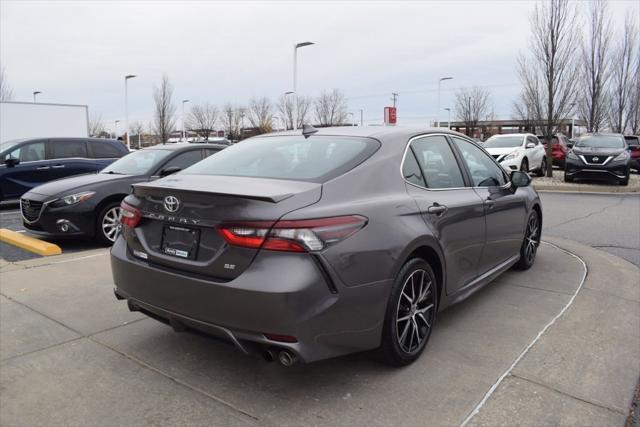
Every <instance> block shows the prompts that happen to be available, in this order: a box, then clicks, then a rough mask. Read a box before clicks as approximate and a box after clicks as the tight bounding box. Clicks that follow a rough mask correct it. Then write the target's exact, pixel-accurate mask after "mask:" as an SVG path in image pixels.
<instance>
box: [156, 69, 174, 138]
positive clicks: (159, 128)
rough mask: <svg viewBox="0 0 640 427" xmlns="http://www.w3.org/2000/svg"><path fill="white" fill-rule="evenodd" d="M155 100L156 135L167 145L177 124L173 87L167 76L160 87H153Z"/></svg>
mask: <svg viewBox="0 0 640 427" xmlns="http://www.w3.org/2000/svg"><path fill="white" fill-rule="evenodd" d="M153 100H154V101H155V104H156V109H155V115H154V127H155V133H156V135H158V138H160V141H161V142H162V143H163V144H165V143H166V142H167V140H168V139H169V136H170V134H171V132H173V130H174V128H175V124H176V119H175V113H176V107H175V105H173V86H172V85H171V83H170V82H169V77H168V76H167V75H166V74H163V75H162V80H161V82H160V87H157V86H154V87H153Z"/></svg>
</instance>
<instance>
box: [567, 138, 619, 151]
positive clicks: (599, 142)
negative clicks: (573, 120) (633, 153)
mask: <svg viewBox="0 0 640 427" xmlns="http://www.w3.org/2000/svg"><path fill="white" fill-rule="evenodd" d="M575 146H576V147H590V148H624V138H622V137H621V136H616V135H589V136H583V137H582V138H580V139H579V140H578V142H577V143H576V144H575Z"/></svg>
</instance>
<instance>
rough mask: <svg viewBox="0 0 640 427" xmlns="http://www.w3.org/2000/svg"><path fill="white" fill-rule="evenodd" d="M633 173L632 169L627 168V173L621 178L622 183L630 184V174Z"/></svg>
mask: <svg viewBox="0 0 640 427" xmlns="http://www.w3.org/2000/svg"><path fill="white" fill-rule="evenodd" d="M630 175H631V170H627V175H626V176H625V178H624V179H622V180H620V185H625V186H626V185H629V176H630Z"/></svg>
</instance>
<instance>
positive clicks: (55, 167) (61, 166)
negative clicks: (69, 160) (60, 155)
mask: <svg viewBox="0 0 640 427" xmlns="http://www.w3.org/2000/svg"><path fill="white" fill-rule="evenodd" d="M63 167H64V165H54V166H52V168H53V169H61V168H63Z"/></svg>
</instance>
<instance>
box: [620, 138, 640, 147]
mask: <svg viewBox="0 0 640 427" xmlns="http://www.w3.org/2000/svg"><path fill="white" fill-rule="evenodd" d="M624 140H625V141H627V144H629V145H634V146H635V145H640V139H639V138H638V137H637V136H625V137H624Z"/></svg>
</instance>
